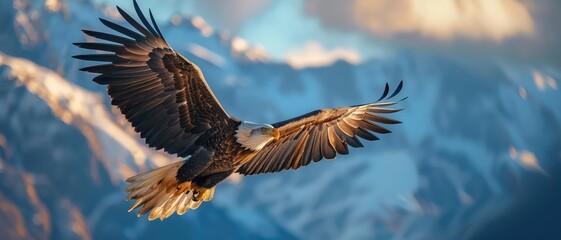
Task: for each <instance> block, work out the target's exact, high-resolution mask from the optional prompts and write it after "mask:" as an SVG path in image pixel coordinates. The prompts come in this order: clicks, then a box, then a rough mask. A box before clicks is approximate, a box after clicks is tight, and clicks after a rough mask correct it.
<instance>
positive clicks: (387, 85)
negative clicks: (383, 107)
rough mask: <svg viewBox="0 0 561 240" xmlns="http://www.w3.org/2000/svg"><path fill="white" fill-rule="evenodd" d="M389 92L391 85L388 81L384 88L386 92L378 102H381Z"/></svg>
mask: <svg viewBox="0 0 561 240" xmlns="http://www.w3.org/2000/svg"><path fill="white" fill-rule="evenodd" d="M389 92H390V85H389V84H388V83H386V87H385V88H384V93H382V96H381V97H380V99H378V101H376V102H379V101H381V100H382V99H384V98H385V97H386V96H387V95H388V93H389Z"/></svg>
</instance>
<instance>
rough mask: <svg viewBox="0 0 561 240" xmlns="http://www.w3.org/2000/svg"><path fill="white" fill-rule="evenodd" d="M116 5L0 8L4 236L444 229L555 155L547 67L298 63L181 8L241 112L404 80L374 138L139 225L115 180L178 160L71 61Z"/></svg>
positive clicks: (520, 184)
mask: <svg viewBox="0 0 561 240" xmlns="http://www.w3.org/2000/svg"><path fill="white" fill-rule="evenodd" d="M124 4H127V3H124ZM153 11H155V13H156V14H157V10H156V9H153ZM116 16H117V15H116V12H115V10H114V8H113V7H112V6H96V5H93V4H92V3H90V2H88V1H68V2H66V1H50V0H49V1H41V0H39V1H26V0H14V1H3V2H1V3H0V20H1V21H0V28H1V29H3V30H4V29H5V30H4V31H2V32H1V33H0V52H1V53H0V106H1V107H0V178H2V181H1V183H0V206H1V207H0V223H2V224H0V231H2V232H5V233H8V234H7V236H8V238H10V239H19V238H54V239H60V238H64V239H66V238H85V239H88V238H92V237H93V238H101V239H107V238H109V239H114V238H116V239H125V238H126V239H136V238H151V237H172V236H185V237H196V238H209V239H213V238H228V239H249V238H251V239H253V238H279V239H289V238H306V239H319V238H330V239H331V238H335V239H373V238H376V239H435V238H454V237H455V236H458V234H461V233H464V232H466V231H469V230H471V229H470V227H469V226H472V225H474V223H475V222H479V221H480V220H481V219H484V218H486V217H488V215H493V214H496V213H499V212H500V211H501V210H502V209H503V208H506V207H508V203H510V202H515V201H516V200H517V199H518V197H519V196H520V194H523V193H525V192H527V191H528V189H531V188H532V187H533V186H534V182H536V181H541V180H543V179H547V178H548V177H551V176H552V175H555V174H556V172H554V170H555V169H557V168H556V167H557V166H556V164H559V163H558V162H559V161H560V160H561V150H560V149H561V141H560V140H561V137H560V136H561V126H560V122H561V121H560V119H561V107H560V106H559V103H561V94H559V90H558V80H557V79H559V77H561V74H560V73H559V72H558V71H556V70H555V69H553V70H552V69H538V68H535V67H533V66H512V65H509V64H505V63H497V62H494V61H492V60H480V61H477V62H474V61H469V60H457V59H450V58H447V57H442V56H434V55H430V54H426V53H418V52H410V51H403V52H398V53H396V54H393V55H392V56H389V57H387V58H384V59H377V60H369V61H365V62H363V63H360V64H358V65H355V64H350V63H347V62H345V61H338V62H335V63H334V64H332V65H329V66H322V67H314V68H304V69H294V68H292V67H290V66H289V65H288V64H286V63H280V62H274V61H271V60H269V59H268V57H267V55H266V52H265V51H263V50H262V49H259V48H254V47H252V46H250V45H248V44H247V43H246V42H245V41H244V40H242V39H239V38H236V37H233V36H229V35H228V34H225V33H221V32H219V31H216V30H213V29H211V28H210V27H209V26H207V25H206V24H205V23H204V20H202V19H200V18H197V17H194V18H190V17H179V16H176V17H174V18H172V19H170V20H169V21H168V22H161V23H160V28H161V30H162V32H163V33H164V35H165V37H166V39H167V40H168V41H169V42H170V44H171V45H172V46H173V47H174V49H175V50H177V51H179V52H181V53H182V54H184V55H185V56H186V57H187V58H189V59H191V60H193V61H194V62H195V63H197V64H198V65H199V66H200V67H201V69H202V70H203V72H204V73H205V76H206V78H207V80H208V82H209V85H210V86H211V88H212V89H213V91H214V92H215V94H216V95H217V97H218V98H219V100H220V101H221V103H222V105H223V106H224V107H225V109H226V110H227V111H228V112H229V113H230V114H232V115H234V116H236V117H238V118H240V119H245V120H251V121H254V122H268V123H272V122H277V121H281V120H284V119H288V118H291V117H294V116H297V115H299V114H303V113H306V112H308V111H312V110H315V109H318V108H326V107H340V106H346V105H354V104H359V103H364V102H369V101H374V100H376V99H378V97H379V95H380V94H381V92H382V90H383V86H384V84H385V83H386V82H389V83H390V84H392V85H396V84H397V83H398V82H399V81H400V80H404V82H405V88H404V92H403V93H404V96H405V95H406V96H409V99H408V100H406V101H404V102H402V103H401V107H403V108H405V110H404V111H402V112H400V113H397V114H396V115H395V116H394V117H395V118H396V119H399V120H401V121H403V124H401V125H397V126H391V130H392V131H393V133H392V134H389V135H384V136H381V139H382V140H381V141H377V142H372V143H370V142H367V143H365V146H366V148H363V149H352V150H351V154H350V155H348V156H339V157H338V159H337V160H336V161H323V162H320V163H317V164H312V165H310V166H308V167H306V168H302V169H299V170H298V171H286V172H281V173H279V174H265V175H260V176H252V177H239V176H236V177H234V178H233V179H232V181H229V182H228V183H224V184H221V185H219V186H218V187H217V192H216V195H215V198H214V200H213V201H211V202H209V203H205V204H203V206H202V207H201V208H200V209H198V210H196V211H192V212H189V213H187V214H186V216H183V217H178V216H175V217H172V218H171V219H168V220H166V221H164V222H148V221H147V220H146V219H145V218H144V217H143V218H136V216H135V215H134V214H133V213H127V212H126V209H127V206H128V204H129V203H127V202H125V201H123V200H124V198H125V194H124V193H123V192H122V189H123V187H124V184H123V179H124V178H125V177H128V176H130V175H132V174H134V173H136V172H140V171H144V170H147V169H150V168H153V167H155V166H161V165H163V164H166V163H169V162H170V161H174V160H175V159H174V158H173V157H170V156H167V155H165V154H163V153H162V152H156V151H153V150H150V149H148V148H146V147H145V145H144V144H143V143H142V140H140V139H139V137H138V135H137V134H135V133H134V132H133V131H132V130H131V129H130V128H129V127H128V125H127V124H126V122H125V121H124V119H123V118H122V117H121V116H120V115H119V114H118V110H116V109H114V108H111V107H109V104H108V98H107V96H106V94H105V93H104V91H105V90H104V89H103V87H100V86H97V85H95V84H93V83H92V82H91V77H92V76H91V75H88V74H84V73H81V72H79V71H78V70H77V69H79V68H80V67H83V66H85V65H82V63H80V62H77V61H73V60H72V59H71V58H70V56H71V55H75V54H79V53H81V51H80V50H79V49H77V48H75V47H74V46H73V45H72V44H71V43H72V42H79V41H85V40H87V39H86V37H85V36H84V35H83V34H82V33H81V32H80V29H82V28H87V29H98V30H99V29H104V28H103V26H102V25H101V24H100V23H99V22H98V21H97V18H98V17H105V18H114V19H117V20H118V17H116Z"/></svg>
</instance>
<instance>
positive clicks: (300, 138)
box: [237, 83, 405, 175]
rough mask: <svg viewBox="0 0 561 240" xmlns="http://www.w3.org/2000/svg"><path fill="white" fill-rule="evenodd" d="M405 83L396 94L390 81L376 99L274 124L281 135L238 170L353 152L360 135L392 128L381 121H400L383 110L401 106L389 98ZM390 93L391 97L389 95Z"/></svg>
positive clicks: (275, 168) (295, 164)
mask: <svg viewBox="0 0 561 240" xmlns="http://www.w3.org/2000/svg"><path fill="white" fill-rule="evenodd" d="M402 87H403V83H400V84H399V85H398V87H397V89H396V90H394V91H393V93H392V94H389V92H390V89H389V85H388V84H386V86H385V88H384V92H383V93H382V97H381V98H380V100H378V101H377V102H374V103H369V104H363V105H356V106H351V107H343V108H336V109H322V110H316V111H313V112H310V113H307V114H304V115H302V116H299V117H296V118H293V119H289V120H286V121H282V122H279V123H275V124H273V126H274V127H276V128H277V129H278V130H279V131H280V139H279V140H277V141H273V142H270V143H269V144H267V145H266V146H265V147H264V148H263V149H262V150H261V151H260V152H258V153H257V154H256V155H255V156H254V157H253V158H252V159H250V160H249V161H248V162H247V163H245V164H244V165H242V166H241V167H240V168H239V169H238V170H237V172H239V173H241V174H245V175H252V174H259V173H271V172H279V171H281V170H287V169H297V168H299V167H302V166H306V165H308V164H310V162H312V161H314V162H318V161H320V160H322V159H334V158H335V157H336V156H337V154H341V155H345V154H348V153H349V148H348V146H351V147H354V148H359V147H363V146H364V145H362V143H361V142H360V140H359V138H362V139H365V140H369V141H374V140H378V139H379V138H378V136H376V135H375V134H374V133H378V134H386V133H390V132H391V131H390V130H388V129H387V128H385V127H382V126H381V125H380V124H398V123H401V122H400V121H396V120H394V119H391V118H387V117H385V116H381V115H380V114H389V113H395V112H398V111H400V110H401V109H393V108H386V107H387V106H392V105H395V104H397V103H398V102H400V101H402V100H404V99H405V98H404V99H402V100H400V101H393V102H390V101H387V100H388V99H389V98H392V97H394V96H396V95H397V94H398V93H399V92H400V91H401V90H402ZM388 95H389V97H388Z"/></svg>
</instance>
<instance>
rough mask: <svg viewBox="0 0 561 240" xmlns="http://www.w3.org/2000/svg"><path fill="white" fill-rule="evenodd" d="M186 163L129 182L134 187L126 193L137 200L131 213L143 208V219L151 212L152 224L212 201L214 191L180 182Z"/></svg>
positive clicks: (148, 173)
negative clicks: (178, 173)
mask: <svg viewBox="0 0 561 240" xmlns="http://www.w3.org/2000/svg"><path fill="white" fill-rule="evenodd" d="M184 163H185V161H179V162H176V163H172V164H169V165H166V166H163V167H160V168H156V169H154V170H150V171H148V172H145V173H141V174H138V175H136V176H133V177H130V178H128V179H127V180H126V181H127V182H128V183H130V185H129V186H128V187H127V189H126V190H125V191H126V192H129V194H128V199H129V200H131V199H134V200H136V202H135V203H134V204H133V205H132V206H131V207H130V208H129V212H130V211H132V210H134V209H136V208H138V207H142V208H141V209H140V211H138V216H139V217H140V216H141V215H143V214H145V213H147V212H149V211H150V215H149V217H148V219H149V220H154V219H157V218H159V219H160V220H164V219H165V218H167V217H169V216H171V215H172V214H173V213H174V212H177V214H179V215H182V214H184V213H185V212H187V210H189V209H196V208H198V207H199V206H200V205H201V203H202V202H206V201H210V200H212V198H213V196H214V187H212V188H210V189H208V188H201V187H198V186H195V185H193V184H191V182H188V181H187V182H182V183H179V182H178V181H177V178H176V176H177V171H178V169H179V168H180V167H181V166H182V165H183V164H184Z"/></svg>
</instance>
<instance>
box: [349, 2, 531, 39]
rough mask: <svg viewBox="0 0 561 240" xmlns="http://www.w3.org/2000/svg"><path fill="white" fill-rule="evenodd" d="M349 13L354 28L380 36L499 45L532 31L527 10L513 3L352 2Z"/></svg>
mask: <svg viewBox="0 0 561 240" xmlns="http://www.w3.org/2000/svg"><path fill="white" fill-rule="evenodd" d="M352 12H353V13H354V14H353V20H354V23H355V24H357V25H358V26H360V27H362V28H365V29H368V30H370V31H372V32H374V33H377V34H382V35H390V34H396V33H419V34H421V35H423V36H429V37H434V38H438V39H444V40H448V39H452V38H456V37H465V38H470V39H490V40H493V41H502V40H504V39H505V38H508V37H511V36H516V35H531V34H532V33H533V30H534V23H533V20H532V18H531V16H530V14H529V11H528V8H527V7H526V6H525V5H523V4H522V3H520V2H518V1H517V0H492V1H489V0H456V1H450V0H400V1H395V0H391V1H389V0H388V1H371V0H355V2H354V4H353V6H352Z"/></svg>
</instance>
